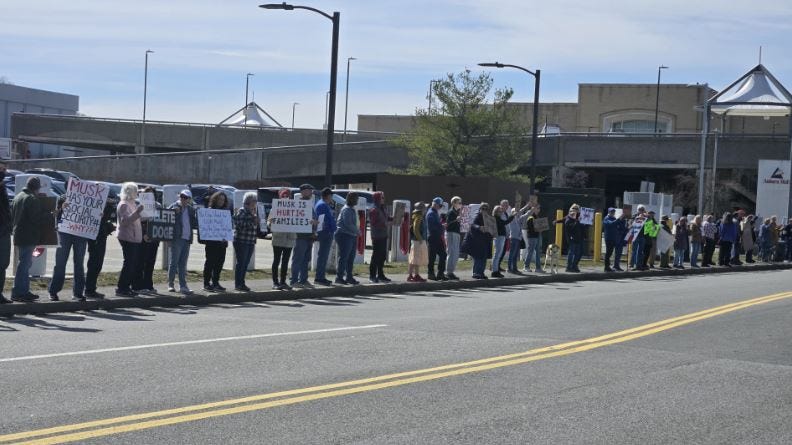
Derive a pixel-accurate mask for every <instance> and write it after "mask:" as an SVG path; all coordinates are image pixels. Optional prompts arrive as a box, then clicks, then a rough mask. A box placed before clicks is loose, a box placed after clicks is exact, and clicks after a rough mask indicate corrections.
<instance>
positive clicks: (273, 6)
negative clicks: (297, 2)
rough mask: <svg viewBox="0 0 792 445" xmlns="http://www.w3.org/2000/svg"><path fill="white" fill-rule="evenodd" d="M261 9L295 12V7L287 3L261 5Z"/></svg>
mask: <svg viewBox="0 0 792 445" xmlns="http://www.w3.org/2000/svg"><path fill="white" fill-rule="evenodd" d="M259 8H264V9H283V10H285V11H292V10H294V5H290V4H288V3H286V2H283V3H267V4H265V5H259Z"/></svg>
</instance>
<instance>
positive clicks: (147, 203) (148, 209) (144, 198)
mask: <svg viewBox="0 0 792 445" xmlns="http://www.w3.org/2000/svg"><path fill="white" fill-rule="evenodd" d="M138 202H140V205H142V206H143V213H141V214H140V217H141V218H154V217H155V216H157V199H156V198H155V197H154V194H153V193H140V194H138Z"/></svg>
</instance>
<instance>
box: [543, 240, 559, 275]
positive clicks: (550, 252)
mask: <svg viewBox="0 0 792 445" xmlns="http://www.w3.org/2000/svg"><path fill="white" fill-rule="evenodd" d="M560 257H561V248H560V247H558V245H557V244H550V245H549V246H547V252H545V263H544V269H545V270H546V271H548V272H550V273H558V260H559V259H560Z"/></svg>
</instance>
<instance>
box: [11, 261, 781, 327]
mask: <svg viewBox="0 0 792 445" xmlns="http://www.w3.org/2000/svg"><path fill="white" fill-rule="evenodd" d="M788 269H792V264H791V263H773V264H753V265H743V266H733V267H711V268H706V269H705V268H702V269H691V268H687V269H652V270H648V271H644V272H640V271H637V272H632V271H631V272H610V273H606V272H603V271H602V268H601V267H596V268H595V267H584V268H582V269H581V270H582V272H581V273H567V272H559V273H558V274H548V273H540V274H534V273H527V274H524V275H512V274H506V275H505V276H506V278H490V279H488V280H473V279H472V278H470V275H469V272H468V271H460V273H458V274H457V275H459V277H460V278H461V280H460V281H427V282H426V283H409V282H407V281H406V280H407V276H406V275H393V276H391V277H390V278H391V279H392V280H393V282H391V283H379V284H372V283H369V282H368V278H367V277H366V278H364V277H357V279H358V281H360V283H361V284H360V285H356V286H344V285H333V286H329V287H324V286H315V287H312V288H304V289H294V290H291V291H281V290H272V282H271V281H268V280H251V281H248V283H247V284H248V287H250V288H251V289H252V292H235V291H226V292H223V293H217V292H206V291H204V290H203V283H201V282H190V283H188V285H189V286H190V289H192V290H193V291H194V292H195V293H194V294H193V295H182V294H179V293H173V292H168V291H167V288H166V287H165V285H164V284H163V285H160V286H159V287H157V290H158V294H157V295H140V296H138V297H134V298H123V297H116V296H115V289H114V288H113V287H102V288H100V289H98V290H99V292H101V293H103V294H105V296H106V297H105V299H104V300H88V301H85V302H79V301H72V300H71V296H70V292H69V291H68V289H64V291H63V292H62V293H61V299H62V301H56V302H51V301H49V299H48V297H47V295H46V292H44V293H43V294H42V295H40V297H41V299H40V300H38V301H36V302H33V303H11V304H3V305H0V316H10V315H13V314H44V313H52V312H73V311H85V310H97V309H119V308H148V307H168V306H180V305H198V306H201V305H208V304H219V303H232V304H234V303H245V302H256V301H277V300H300V299H309V298H310V299H316V298H318V299H322V298H331V297H344V296H359V295H372V294H401V293H405V292H415V291H427V290H435V291H436V290H444V289H460V288H477V287H497V286H504V285H505V286H510V285H520V284H544V283H555V282H560V283H568V282H574V281H591V280H612V279H633V278H644V277H663V276H686V275H704V274H712V273H729V272H743V273H750V272H753V271H757V272H758V271H769V270H788ZM463 274H464V276H463ZM221 284H222V285H223V286H224V287H226V288H228V289H233V283H229V282H225V281H224V282H222V283H221Z"/></svg>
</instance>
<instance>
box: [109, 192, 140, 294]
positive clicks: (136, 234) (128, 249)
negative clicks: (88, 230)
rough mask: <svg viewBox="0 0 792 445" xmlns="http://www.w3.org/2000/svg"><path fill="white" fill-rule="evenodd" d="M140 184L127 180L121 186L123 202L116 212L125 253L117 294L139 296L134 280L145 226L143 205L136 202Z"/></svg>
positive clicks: (120, 240) (119, 237) (119, 238)
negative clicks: (141, 221)
mask: <svg viewBox="0 0 792 445" xmlns="http://www.w3.org/2000/svg"><path fill="white" fill-rule="evenodd" d="M137 194H138V186H137V184H135V183H134V182H125V183H124V184H123V185H122V186H121V202H119V203H118V209H117V210H116V214H117V216H118V241H119V242H120V243H121V250H122V251H123V254H124V264H123V265H122V266H121V273H120V274H119V275H118V286H117V287H116V296H118V297H134V296H137V293H135V292H134V291H133V290H132V281H133V280H134V277H135V269H136V268H137V265H138V256H139V255H140V243H141V242H143V227H142V226H141V225H140V214H141V213H142V212H143V206H142V205H138V204H136V203H135V198H137Z"/></svg>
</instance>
